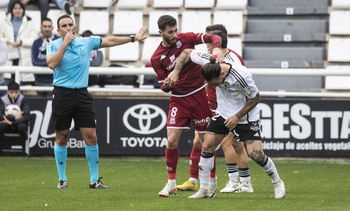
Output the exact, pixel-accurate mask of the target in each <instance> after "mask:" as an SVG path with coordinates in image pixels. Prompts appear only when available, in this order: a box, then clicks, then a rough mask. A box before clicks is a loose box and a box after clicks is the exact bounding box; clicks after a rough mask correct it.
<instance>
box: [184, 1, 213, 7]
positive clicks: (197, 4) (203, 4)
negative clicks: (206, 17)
mask: <svg viewBox="0 0 350 211" xmlns="http://www.w3.org/2000/svg"><path fill="white" fill-rule="evenodd" d="M213 7H214V0H185V8H186V9H193V8H208V9H211V8H213Z"/></svg>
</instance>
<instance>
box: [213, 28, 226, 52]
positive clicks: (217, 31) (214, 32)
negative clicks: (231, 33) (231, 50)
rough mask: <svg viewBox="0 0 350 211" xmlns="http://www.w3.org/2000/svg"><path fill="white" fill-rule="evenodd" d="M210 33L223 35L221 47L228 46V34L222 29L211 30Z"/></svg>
mask: <svg viewBox="0 0 350 211" xmlns="http://www.w3.org/2000/svg"><path fill="white" fill-rule="evenodd" d="M210 34H215V35H217V36H219V37H221V48H227V36H226V35H225V34H224V32H222V31H221V30H215V31H212V32H210Z"/></svg>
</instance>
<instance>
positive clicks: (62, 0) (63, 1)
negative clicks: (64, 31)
mask: <svg viewBox="0 0 350 211" xmlns="http://www.w3.org/2000/svg"><path fill="white" fill-rule="evenodd" d="M52 1H53V2H55V3H56V4H57V6H58V8H60V9H62V10H64V11H66V13H67V14H68V15H71V14H72V11H71V6H73V7H74V5H75V4H76V3H77V2H78V0H69V1H67V0H52Z"/></svg>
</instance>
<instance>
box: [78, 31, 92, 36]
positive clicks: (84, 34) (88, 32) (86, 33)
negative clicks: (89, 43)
mask: <svg viewBox="0 0 350 211" xmlns="http://www.w3.org/2000/svg"><path fill="white" fill-rule="evenodd" d="M92 35H94V34H93V33H92V31H90V30H85V31H84V32H83V33H82V34H81V36H82V37H90V36H92Z"/></svg>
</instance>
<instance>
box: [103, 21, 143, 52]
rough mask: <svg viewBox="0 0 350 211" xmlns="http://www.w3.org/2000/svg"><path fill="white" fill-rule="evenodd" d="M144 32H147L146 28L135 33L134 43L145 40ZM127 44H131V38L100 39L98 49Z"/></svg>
mask: <svg viewBox="0 0 350 211" xmlns="http://www.w3.org/2000/svg"><path fill="white" fill-rule="evenodd" d="M146 32H147V26H144V27H142V28H141V29H140V31H139V32H137V34H136V35H135V41H137V42H142V41H143V40H145V39H146V38H147V36H146ZM128 42H132V38H130V37H116V36H113V37H106V38H102V42H101V45H100V48H104V47H112V46H116V45H122V44H125V43H128Z"/></svg>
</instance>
